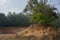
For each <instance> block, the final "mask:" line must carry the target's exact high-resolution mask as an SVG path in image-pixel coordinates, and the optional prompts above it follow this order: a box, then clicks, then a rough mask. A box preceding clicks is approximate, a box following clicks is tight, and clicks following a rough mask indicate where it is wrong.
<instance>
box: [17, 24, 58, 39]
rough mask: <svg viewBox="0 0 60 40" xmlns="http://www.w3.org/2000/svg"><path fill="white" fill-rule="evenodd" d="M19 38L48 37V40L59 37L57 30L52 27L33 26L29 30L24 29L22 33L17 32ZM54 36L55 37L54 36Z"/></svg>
mask: <svg viewBox="0 0 60 40" xmlns="http://www.w3.org/2000/svg"><path fill="white" fill-rule="evenodd" d="M17 35H18V36H19V37H23V38H24V37H26V38H28V37H29V38H31V37H35V38H44V37H48V38H47V39H51V38H55V37H56V35H57V30H56V29H55V28H53V27H52V26H48V27H45V26H40V25H36V24H35V25H31V26H29V27H28V28H26V29H24V30H23V31H21V32H17ZM52 35H53V36H52Z"/></svg>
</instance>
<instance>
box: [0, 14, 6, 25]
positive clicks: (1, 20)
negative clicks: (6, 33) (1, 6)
mask: <svg viewBox="0 0 60 40" xmlns="http://www.w3.org/2000/svg"><path fill="white" fill-rule="evenodd" d="M5 25H6V16H5V14H4V13H0V26H5Z"/></svg>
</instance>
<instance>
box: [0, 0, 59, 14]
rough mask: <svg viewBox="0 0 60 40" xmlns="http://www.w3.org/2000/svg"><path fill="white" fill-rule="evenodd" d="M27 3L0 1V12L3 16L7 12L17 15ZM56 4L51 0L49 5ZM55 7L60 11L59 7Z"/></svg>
mask: <svg viewBox="0 0 60 40" xmlns="http://www.w3.org/2000/svg"><path fill="white" fill-rule="evenodd" d="M27 1H28V0H0V12H2V13H5V14H7V13H8V12H9V11H11V12H16V13H19V12H21V11H22V10H23V9H24V7H25V6H26V4H27ZM58 2H59V1H57V0H51V4H54V3H55V4H57V3H58ZM55 4H54V5H55ZM55 6H56V7H57V8H58V9H60V5H55Z"/></svg>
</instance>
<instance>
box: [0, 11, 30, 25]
mask: <svg viewBox="0 0 60 40" xmlns="http://www.w3.org/2000/svg"><path fill="white" fill-rule="evenodd" d="M29 24H30V21H29V20H28V16H26V15H23V14H21V13H19V14H16V13H15V12H13V13H11V12H9V13H8V15H7V16H5V14H3V13H0V26H28V25H29Z"/></svg>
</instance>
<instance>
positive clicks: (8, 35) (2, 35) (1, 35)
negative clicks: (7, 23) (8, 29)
mask: <svg viewBox="0 0 60 40" xmlns="http://www.w3.org/2000/svg"><path fill="white" fill-rule="evenodd" d="M0 37H16V34H0Z"/></svg>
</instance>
